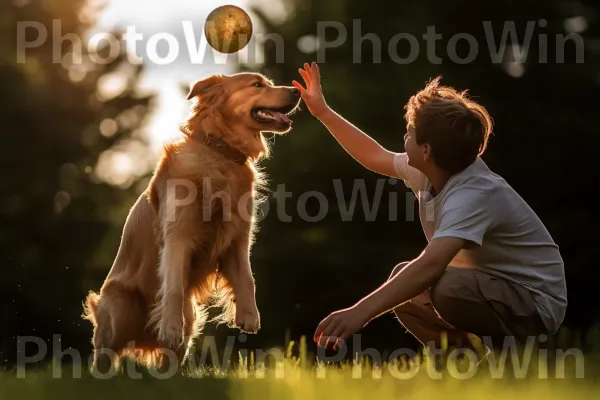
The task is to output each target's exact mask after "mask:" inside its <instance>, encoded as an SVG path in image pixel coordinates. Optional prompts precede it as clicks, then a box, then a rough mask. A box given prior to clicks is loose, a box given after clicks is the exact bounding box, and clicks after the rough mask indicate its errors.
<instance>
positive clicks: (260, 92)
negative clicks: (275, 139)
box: [187, 73, 300, 133]
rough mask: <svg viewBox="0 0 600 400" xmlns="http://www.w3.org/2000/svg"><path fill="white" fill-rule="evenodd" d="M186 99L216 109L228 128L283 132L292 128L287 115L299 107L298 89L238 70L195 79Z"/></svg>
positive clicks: (258, 131)
mask: <svg viewBox="0 0 600 400" xmlns="http://www.w3.org/2000/svg"><path fill="white" fill-rule="evenodd" d="M187 98H188V100H189V99H192V98H196V99H197V101H198V104H199V105H200V107H203V108H206V109H213V110H218V112H219V113H220V114H221V115H222V116H223V117H224V119H225V120H226V121H227V124H228V125H229V126H230V127H231V128H234V129H235V128H243V129H244V130H250V131H255V132H257V133H260V132H274V133H285V132H288V131H289V130H290V129H291V126H292V120H291V119H290V118H289V114H291V113H292V112H293V111H295V110H296V108H297V107H298V104H299V103H300V92H299V91H298V89H296V88H295V87H292V86H275V85H273V83H272V82H271V81H270V80H268V79H267V78H266V77H264V76H263V75H261V74H256V73H239V74H235V75H231V76H211V77H209V78H206V79H203V80H201V81H198V82H196V83H195V84H194V85H193V86H192V88H191V89H190V92H189V94H188V97H187Z"/></svg>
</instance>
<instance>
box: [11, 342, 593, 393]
mask: <svg viewBox="0 0 600 400" xmlns="http://www.w3.org/2000/svg"><path fill="white" fill-rule="evenodd" d="M293 346H294V343H293V342H292V343H291V345H290V347H288V351H287V352H286V354H285V358H284V359H280V360H279V361H278V362H276V361H273V360H271V362H269V363H268V366H265V364H263V363H254V361H253V358H252V357H249V359H242V360H243V361H242V363H236V365H234V366H231V367H230V368H228V369H227V370H225V371H223V370H217V369H197V370H192V371H191V372H190V371H188V372H186V373H185V374H177V375H173V374H168V375H162V376H161V375H160V374H158V373H157V372H156V371H150V370H141V368H139V366H135V365H134V364H131V365H130V366H128V367H127V366H126V367H124V370H127V368H134V367H136V368H137V369H136V371H138V372H140V371H141V372H140V374H139V375H140V376H134V375H133V374H131V373H127V372H123V373H121V374H119V375H117V376H113V377H111V378H110V379H101V378H98V377H95V376H93V375H92V374H91V373H90V372H89V371H87V370H84V371H81V376H79V372H78V371H77V370H76V369H74V368H73V367H72V366H63V367H62V368H59V367H57V368H54V366H53V365H52V364H51V365H48V366H46V367H45V368H44V369H41V370H40V369H37V370H27V371H21V373H22V374H24V375H25V377H18V375H17V372H18V371H6V372H4V373H0V399H2V400H4V399H72V398H76V399H79V398H81V399H85V398H88V399H110V400H118V399H122V398H123V399H125V398H127V399H129V398H131V396H139V397H140V398H143V399H155V398H156V399H165V398H169V399H170V398H175V397H182V396H194V397H197V398H211V399H212V398H231V399H299V400H300V399H302V400H304V399H312V398H327V399H346V398H348V399H365V398H372V399H383V398H396V397H398V398H399V397H401V398H403V399H425V400H436V399H444V400H451V399H461V400H465V399H477V400H481V399H486V398H492V397H494V398H497V399H510V400H515V399H545V400H547V399H565V398H574V399H599V398H600V383H597V381H598V378H600V356H595V355H589V356H586V357H585V359H581V358H578V357H577V356H573V355H571V356H565V357H564V358H561V357H559V358H558V359H556V358H553V357H552V355H549V357H546V356H545V355H544V356H543V357H540V353H534V352H531V353H530V354H531V357H525V356H520V358H518V359H516V360H514V363H513V362H512V361H508V360H505V361H504V362H502V361H501V358H499V357H501V355H498V356H496V355H492V357H488V358H487V359H485V360H483V361H482V362H480V363H479V364H477V363H474V362H472V361H471V360H469V358H468V357H466V358H464V357H463V358H459V359H456V358H454V357H453V356H452V353H447V354H446V355H445V357H446V360H445V362H444V363H443V364H442V365H445V366H441V367H439V368H438V369H436V368H434V365H433V362H432V361H431V359H429V358H427V357H418V358H414V359H402V360H401V361H400V360H398V361H393V362H391V363H383V364H382V365H380V366H372V365H370V364H369V362H368V361H367V360H362V362H360V363H358V362H355V363H351V362H342V363H333V364H330V365H325V364H322V363H316V362H314V360H311V357H310V355H307V354H306V352H303V351H302V350H300V352H299V354H298V355H297V356H294V355H293V352H292V351H290V349H291V348H293ZM299 348H300V349H302V343H300V346H299ZM267 361H268V360H267ZM58 371H60V373H61V374H62V376H61V377H60V378H59V377H58ZM129 371H131V369H130V370H129ZM167 376H168V378H165V377H167Z"/></svg>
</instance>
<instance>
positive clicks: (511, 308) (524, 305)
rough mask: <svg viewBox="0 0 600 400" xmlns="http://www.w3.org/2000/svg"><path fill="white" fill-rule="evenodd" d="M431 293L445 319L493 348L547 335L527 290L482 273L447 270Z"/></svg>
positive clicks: (479, 271) (450, 268) (474, 270)
mask: <svg viewBox="0 0 600 400" xmlns="http://www.w3.org/2000/svg"><path fill="white" fill-rule="evenodd" d="M430 293H431V299H432V303H433V306H434V307H435V309H436V311H437V312H438V313H439V315H441V316H442V317H443V318H444V320H446V321H448V323H450V324H452V325H453V326H456V327H460V329H461V330H464V331H467V332H470V333H472V334H474V335H477V336H479V337H480V338H481V339H482V340H484V343H485V344H486V345H487V346H488V347H490V348H493V349H496V350H500V349H502V348H504V346H505V345H511V344H516V345H518V346H519V347H522V346H524V345H525V344H526V343H527V341H528V339H529V338H532V339H537V336H538V335H540V334H543V333H547V331H546V328H545V326H544V324H543V322H542V320H541V318H540V316H539V314H538V312H537V309H536V306H535V302H534V300H533V297H532V295H531V293H530V292H529V291H528V290H527V289H525V288H524V287H522V286H520V285H517V284H514V283H512V282H509V281H507V280H504V279H500V278H497V277H494V276H491V275H489V274H487V273H485V272H483V271H481V270H478V269H463V268H456V267H448V268H446V272H445V273H444V275H442V277H441V278H440V279H439V280H438V281H437V282H436V283H435V284H434V285H433V286H432V287H431V289H430ZM490 341H491V342H490Z"/></svg>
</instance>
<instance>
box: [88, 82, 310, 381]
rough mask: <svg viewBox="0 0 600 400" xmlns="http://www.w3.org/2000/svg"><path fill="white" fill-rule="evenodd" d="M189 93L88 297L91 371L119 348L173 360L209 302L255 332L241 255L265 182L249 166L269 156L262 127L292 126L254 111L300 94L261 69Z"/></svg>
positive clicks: (287, 106)
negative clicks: (236, 157)
mask: <svg viewBox="0 0 600 400" xmlns="http://www.w3.org/2000/svg"><path fill="white" fill-rule="evenodd" d="M188 99H194V105H193V106H192V109H191V112H190V115H189V117H188V118H187V120H186V121H185V122H184V123H183V124H182V125H181V130H182V132H183V133H184V135H183V138H182V139H181V140H178V141H176V142H173V143H170V144H168V145H167V146H165V148H164V152H163V155H162V158H161V160H160V161H159V163H158V165H157V166H156V169H155V171H154V175H153V177H152V180H151V182H150V184H149V185H148V188H147V189H146V191H145V192H144V193H143V194H142V195H141V196H140V197H139V198H138V200H137V202H136V203H135V204H134V205H133V207H132V209H131V210H130V213H129V215H128V217H127V219H126V221H125V226H124V228H123V235H122V238H121V243H120V246H119V249H118V252H117V255H116V258H115V261H114V264H113V266H112V268H111V270H110V272H109V274H108V276H107V278H106V280H105V282H104V284H103V285H102V288H101V290H100V293H95V292H90V293H89V295H88V296H87V298H86V301H85V305H84V306H85V307H84V308H85V310H84V318H86V319H88V320H90V321H91V322H92V324H93V327H94V333H93V339H92V343H93V345H94V353H95V354H94V367H95V368H98V369H104V370H106V369H108V368H110V367H111V366H113V365H114V363H115V361H116V360H117V359H118V357H119V356H122V355H126V354H128V355H130V356H134V357H136V358H137V359H138V361H140V362H142V363H145V364H147V365H150V366H156V367H165V365H167V363H168V361H169V359H168V357H167V351H168V350H171V351H172V352H174V354H175V355H176V356H177V363H178V365H179V366H180V365H181V364H182V363H183V362H184V361H185V358H186V357H187V352H188V349H189V347H190V345H191V340H192V339H193V338H194V337H196V336H197V335H198V334H199V333H200V331H201V330H202V327H203V326H204V324H205V322H206V307H207V306H208V305H210V304H214V305H217V306H220V307H221V308H222V310H223V311H222V313H221V314H220V315H219V316H218V317H217V318H216V320H217V321H218V322H221V323H226V324H228V325H230V326H236V327H239V328H240V329H242V330H243V331H246V332H256V331H258V329H259V328H260V316H259V312H258V309H257V307H256V300H255V286H254V279H253V276H252V271H251V267H250V261H249V253H250V248H251V246H252V243H253V233H254V230H255V218H254V210H255V207H256V205H257V204H256V203H257V198H256V189H257V187H258V186H260V185H261V184H262V182H263V177H262V175H261V173H260V172H259V171H258V170H257V168H256V166H255V163H256V162H257V161H258V160H259V159H260V158H262V157H264V156H267V155H268V154H269V149H268V146H267V142H266V141H265V139H264V137H263V135H262V134H261V132H265V131H269V132H276V133H284V132H287V131H289V129H290V127H291V125H290V122H289V120H287V121H286V120H282V119H281V118H280V119H279V120H277V121H275V122H266V121H264V120H263V121H259V120H257V118H256V117H255V113H254V112H253V110H254V111H255V110H256V108H257V107H262V108H269V109H278V108H281V109H280V111H281V115H285V114H288V113H289V112H291V111H293V110H294V109H295V108H296V107H297V105H298V103H299V100H300V96H299V93H298V91H297V90H296V89H295V88H293V87H281V86H279V87H276V86H273V84H272V83H271V82H270V81H269V80H267V79H266V78H265V77H264V76H262V75H260V74H250V73H241V74H236V75H232V76H212V77H209V78H207V79H204V80H201V81H199V82H197V83H196V84H194V85H193V87H192V88H191V90H190V94H189V96H188ZM205 133H211V134H212V135H214V136H216V137H219V138H221V139H222V140H224V141H225V142H226V143H228V144H229V145H230V146H232V147H234V148H236V149H238V150H240V151H241V152H243V153H244V154H245V155H246V156H247V157H248V160H247V162H246V163H245V164H244V165H239V164H236V163H235V162H233V161H232V160H230V159H227V158H226V157H224V156H223V155H222V154H221V153H219V152H217V151H215V150H214V149H211V148H209V147H207V146H206V145H205V144H204V143H203V141H202V140H203V137H204V136H203V135H204V134H205ZM234 299H235V302H234ZM130 343H133V345H130Z"/></svg>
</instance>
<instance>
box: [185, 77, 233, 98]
mask: <svg viewBox="0 0 600 400" xmlns="http://www.w3.org/2000/svg"><path fill="white" fill-rule="evenodd" d="M223 95H224V88H223V85H222V77H221V76H220V75H213V76H210V77H208V78H205V79H202V80H201V81H198V82H196V83H194V84H193V85H192V87H191V88H190V92H189V93H188V96H187V100H190V99H192V98H194V97H198V100H199V101H200V102H202V103H204V104H206V105H213V104H215V103H217V102H218V101H220V100H222V98H223Z"/></svg>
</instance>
